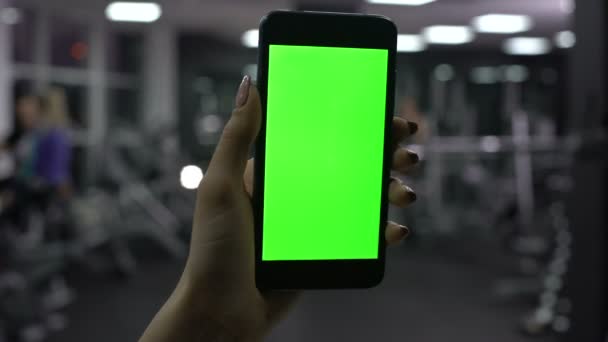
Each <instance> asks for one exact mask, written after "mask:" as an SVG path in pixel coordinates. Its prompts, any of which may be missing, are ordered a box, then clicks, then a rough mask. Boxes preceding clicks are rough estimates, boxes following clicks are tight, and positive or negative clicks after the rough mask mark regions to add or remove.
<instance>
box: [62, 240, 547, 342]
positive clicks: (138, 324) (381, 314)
mask: <svg viewBox="0 0 608 342" xmlns="http://www.w3.org/2000/svg"><path fill="white" fill-rule="evenodd" d="M180 269H181V266H180V264H179V263H176V262H171V261H158V260H155V261H153V262H152V261H150V262H147V263H145V262H141V265H139V269H138V271H137V273H136V275H135V276H134V277H133V278H132V279H130V280H128V281H124V280H119V279H114V280H108V278H107V277H101V276H96V277H92V276H90V275H88V276H86V277H79V278H77V279H75V280H74V281H73V282H72V285H73V286H74V287H75V288H76V289H77V291H78V299H77V301H76V302H75V303H74V304H73V305H72V306H71V307H70V308H69V310H68V312H67V314H68V316H69V319H70V323H69V328H68V329H67V330H66V331H64V332H62V333H59V334H57V335H55V336H53V338H52V339H51V341H52V342H55V341H61V342H81V341H88V342H96V341H104V342H107V341H117V342H119V341H136V340H137V338H138V337H139V335H140V334H141V332H142V331H143V330H144V328H145V326H146V324H147V323H148V321H149V320H150V319H151V318H152V316H153V315H154V313H155V311H156V310H157V309H158V307H159V306H160V305H161V304H162V302H163V300H164V299H165V298H166V297H167V296H168V294H169V293H170V292H171V290H172V287H173V286H174V284H175V282H176V280H177V277H178V276H179V274H180ZM386 274H387V275H386V279H385V281H384V282H383V284H382V285H381V286H380V287H378V288H375V289H373V290H363V291H311V292H308V293H306V294H305V295H304V296H303V298H302V299H301V300H300V303H299V305H297V306H296V308H295V309H294V311H293V312H292V313H291V314H290V316H289V317H288V318H287V319H286V320H285V321H284V322H283V323H282V324H280V325H279V326H278V327H277V328H276V330H275V331H274V332H273V333H272V335H271V337H270V338H269V339H268V341H270V342H278V341H290V342H299V341H307V342H308V341H349V342H358V341H361V342H363V341H365V342H368V341H387V342H390V341H399V342H402V341H410V342H427V341H428V342H431V341H432V342H441V341H467V342H469V341H472V342H476V341H479V342H485V341H492V342H507V341H508V342H518V341H539V342H548V341H552V339H551V338H545V339H539V338H534V339H527V338H524V336H523V335H521V334H520V333H519V332H518V331H517V323H518V320H519V318H520V317H521V315H522V314H523V313H524V312H525V311H526V306H525V305H524V304H523V303H521V302H520V303H506V302H505V301H504V300H498V299H497V298H495V297H494V296H492V292H491V288H492V284H493V283H494V281H495V279H496V274H492V272H491V271H489V270H486V269H484V267H481V266H472V265H470V264H469V265H465V264H459V263H454V262H452V263H446V262H445V261H440V260H437V259H436V258H435V259H430V258H424V257H415V256H408V255H405V254H404V253H403V252H402V250H399V249H395V250H392V251H391V252H390V253H389V261H388V269H387V273H386Z"/></svg>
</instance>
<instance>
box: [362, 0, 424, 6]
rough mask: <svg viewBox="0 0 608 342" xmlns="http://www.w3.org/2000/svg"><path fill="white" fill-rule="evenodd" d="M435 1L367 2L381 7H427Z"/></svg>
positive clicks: (385, 0)
mask: <svg viewBox="0 0 608 342" xmlns="http://www.w3.org/2000/svg"><path fill="white" fill-rule="evenodd" d="M433 1H435V0H367V2H369V3H370V4H380V5H403V6H421V5H426V4H429V3H431V2H433Z"/></svg>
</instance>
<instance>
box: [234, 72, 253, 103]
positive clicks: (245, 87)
mask: <svg viewBox="0 0 608 342" xmlns="http://www.w3.org/2000/svg"><path fill="white" fill-rule="evenodd" d="M250 83H251V79H250V78H249V76H247V75H245V77H243V80H242V81H241V85H239V90H238V92H237V93H236V106H237V107H241V106H243V105H244V104H245V103H246V102H247V97H248V96H249V84H250Z"/></svg>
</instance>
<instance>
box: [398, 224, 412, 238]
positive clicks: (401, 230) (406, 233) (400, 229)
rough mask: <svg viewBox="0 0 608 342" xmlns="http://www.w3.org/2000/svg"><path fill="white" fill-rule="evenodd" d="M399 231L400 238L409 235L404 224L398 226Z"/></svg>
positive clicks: (408, 230)
mask: <svg viewBox="0 0 608 342" xmlns="http://www.w3.org/2000/svg"><path fill="white" fill-rule="evenodd" d="M399 231H400V232H401V238H402V239H405V238H406V237H408V236H409V235H410V229H409V228H408V227H406V226H399Z"/></svg>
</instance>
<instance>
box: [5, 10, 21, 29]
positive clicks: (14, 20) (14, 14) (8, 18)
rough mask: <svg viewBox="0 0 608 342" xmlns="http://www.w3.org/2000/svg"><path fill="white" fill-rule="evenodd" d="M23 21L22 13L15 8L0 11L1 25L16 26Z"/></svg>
mask: <svg viewBox="0 0 608 342" xmlns="http://www.w3.org/2000/svg"><path fill="white" fill-rule="evenodd" d="M20 21H21V11H19V10H18V9H17V8H14V7H6V8H3V9H0V23H3V24H6V25H15V24H18V23H19V22H20Z"/></svg>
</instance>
